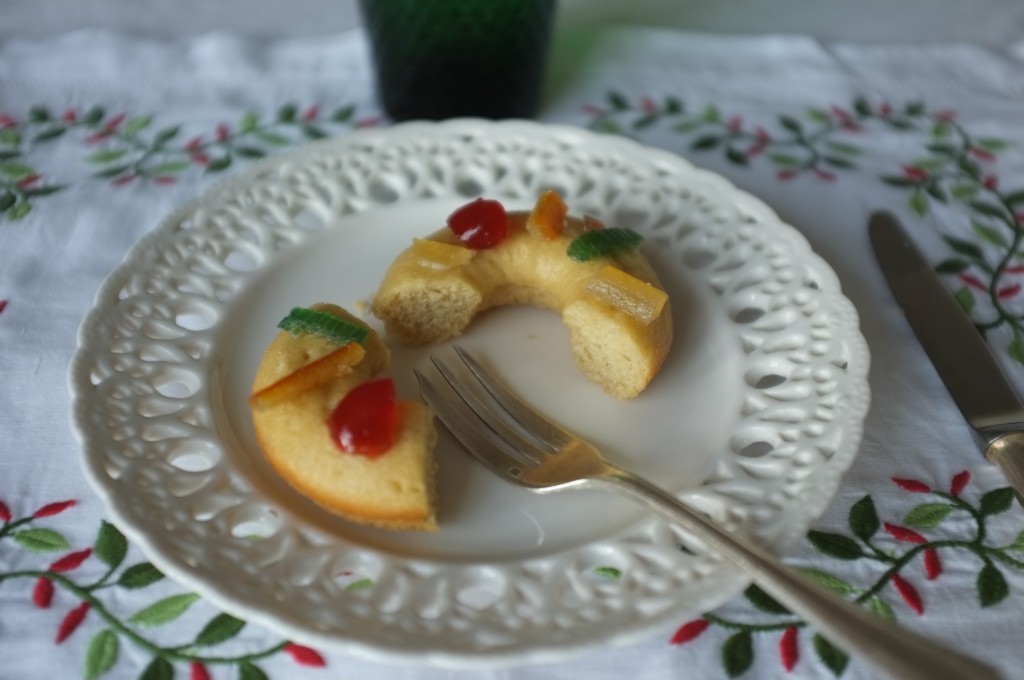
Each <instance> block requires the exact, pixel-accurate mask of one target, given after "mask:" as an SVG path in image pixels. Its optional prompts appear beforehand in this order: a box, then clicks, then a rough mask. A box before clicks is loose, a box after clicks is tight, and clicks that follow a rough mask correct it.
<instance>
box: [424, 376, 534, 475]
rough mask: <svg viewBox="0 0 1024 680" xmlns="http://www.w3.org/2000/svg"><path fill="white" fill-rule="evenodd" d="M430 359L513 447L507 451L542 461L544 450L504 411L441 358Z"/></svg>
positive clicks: (489, 426)
mask: <svg viewBox="0 0 1024 680" xmlns="http://www.w3.org/2000/svg"><path fill="white" fill-rule="evenodd" d="M430 361H431V362H432V363H433V364H434V366H435V367H436V368H437V370H438V372H439V373H440V374H441V377H443V378H444V379H445V380H446V381H447V382H448V385H450V386H451V388H452V389H453V390H454V391H455V393H456V394H457V395H459V398H460V399H462V401H463V402H464V403H465V404H466V406H468V407H469V408H470V410H472V412H473V413H474V414H475V415H476V417H477V418H478V419H479V421H480V424H481V425H482V426H484V427H486V428H487V429H489V430H491V432H493V433H494V435H495V436H497V437H498V438H500V439H501V441H502V442H504V443H505V444H506V445H507V446H509V447H511V448H510V449H507V451H510V452H514V453H513V455H516V456H517V457H522V458H524V459H526V460H528V461H530V462H531V463H533V464H534V465H536V464H539V463H540V458H541V456H543V455H544V452H543V451H541V450H539V449H538V448H537V446H536V444H534V443H533V442H532V441H530V440H528V439H527V438H526V437H525V436H524V435H523V434H522V433H520V432H517V431H516V430H515V429H513V428H512V427H510V426H509V425H508V423H506V422H505V420H504V418H503V417H502V413H500V412H498V411H496V410H495V409H494V408H492V407H490V406H488V405H487V404H485V403H484V401H483V400H482V399H481V398H480V397H479V396H477V394H476V393H475V392H474V391H473V388H471V387H470V386H469V385H468V384H466V382H465V381H464V380H463V379H462V378H461V377H460V376H458V375H456V373H455V372H454V371H452V370H451V369H450V368H449V367H448V365H447V364H446V363H444V362H443V361H441V359H439V358H438V357H436V356H431V357H430Z"/></svg>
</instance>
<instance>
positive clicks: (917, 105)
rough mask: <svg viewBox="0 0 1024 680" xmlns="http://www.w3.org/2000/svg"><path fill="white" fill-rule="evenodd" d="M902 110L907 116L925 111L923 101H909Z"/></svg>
mask: <svg viewBox="0 0 1024 680" xmlns="http://www.w3.org/2000/svg"><path fill="white" fill-rule="evenodd" d="M904 110H905V111H906V112H907V115H908V116H920V115H921V114H922V113H924V111H925V108H924V102H920V101H917V102H910V103H909V104H907V107H906V109H904Z"/></svg>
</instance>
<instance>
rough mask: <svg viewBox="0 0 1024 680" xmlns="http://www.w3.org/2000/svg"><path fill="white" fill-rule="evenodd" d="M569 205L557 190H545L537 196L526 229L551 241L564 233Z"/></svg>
mask: <svg viewBox="0 0 1024 680" xmlns="http://www.w3.org/2000/svg"><path fill="white" fill-rule="evenodd" d="M568 214H569V206H567V205H566V204H565V201H564V200H562V197H561V196H559V195H558V192H557V191H551V190H548V191H545V192H543V193H542V194H541V195H540V196H538V197H537V203H536V204H535V205H534V206H533V210H531V211H530V215H529V217H527V218H526V231H527V232H529V233H531V234H533V235H534V236H540V237H541V238H543V239H546V240H548V241H550V240H551V239H553V238H555V237H556V236H558V235H559V234H561V233H562V227H563V226H564V225H565V217H566V215H568Z"/></svg>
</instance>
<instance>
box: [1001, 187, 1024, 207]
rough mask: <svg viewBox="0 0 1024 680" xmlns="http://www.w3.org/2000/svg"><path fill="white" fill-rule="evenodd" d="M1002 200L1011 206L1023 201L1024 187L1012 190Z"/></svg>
mask: <svg viewBox="0 0 1024 680" xmlns="http://www.w3.org/2000/svg"><path fill="white" fill-rule="evenodd" d="M1003 200H1004V201H1006V202H1007V203H1008V204H1009V205H1013V206H1016V205H1018V204H1020V203H1024V189H1022V190H1020V191H1014V192H1013V193H1011V194H1010V195H1008V196H1005V197H1004V198H1003Z"/></svg>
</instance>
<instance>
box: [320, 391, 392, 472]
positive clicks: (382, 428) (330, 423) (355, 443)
mask: <svg viewBox="0 0 1024 680" xmlns="http://www.w3.org/2000/svg"><path fill="white" fill-rule="evenodd" d="M398 420H399V418H398V404H397V402H396V401H395V384H394V383H393V382H392V381H391V378H378V379H377V380H370V381H369V382H365V383H363V384H362V385H360V386H359V387H357V388H355V389H354V390H352V391H351V392H349V393H348V394H346V395H345V397H344V398H343V399H342V400H341V401H340V402H339V403H338V405H337V406H336V407H335V409H334V412H333V413H331V415H330V417H329V418H328V420H327V427H328V428H329V429H330V432H331V438H332V439H333V440H334V442H335V443H336V444H337V445H338V447H339V448H340V449H341V450H342V451H345V452H347V453H358V454H361V455H364V456H369V457H371V458H376V457H377V456H379V455H381V454H382V453H384V452H386V451H387V450H388V449H390V448H391V446H392V445H393V444H394V443H395V433H396V431H397V429H398Z"/></svg>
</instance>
